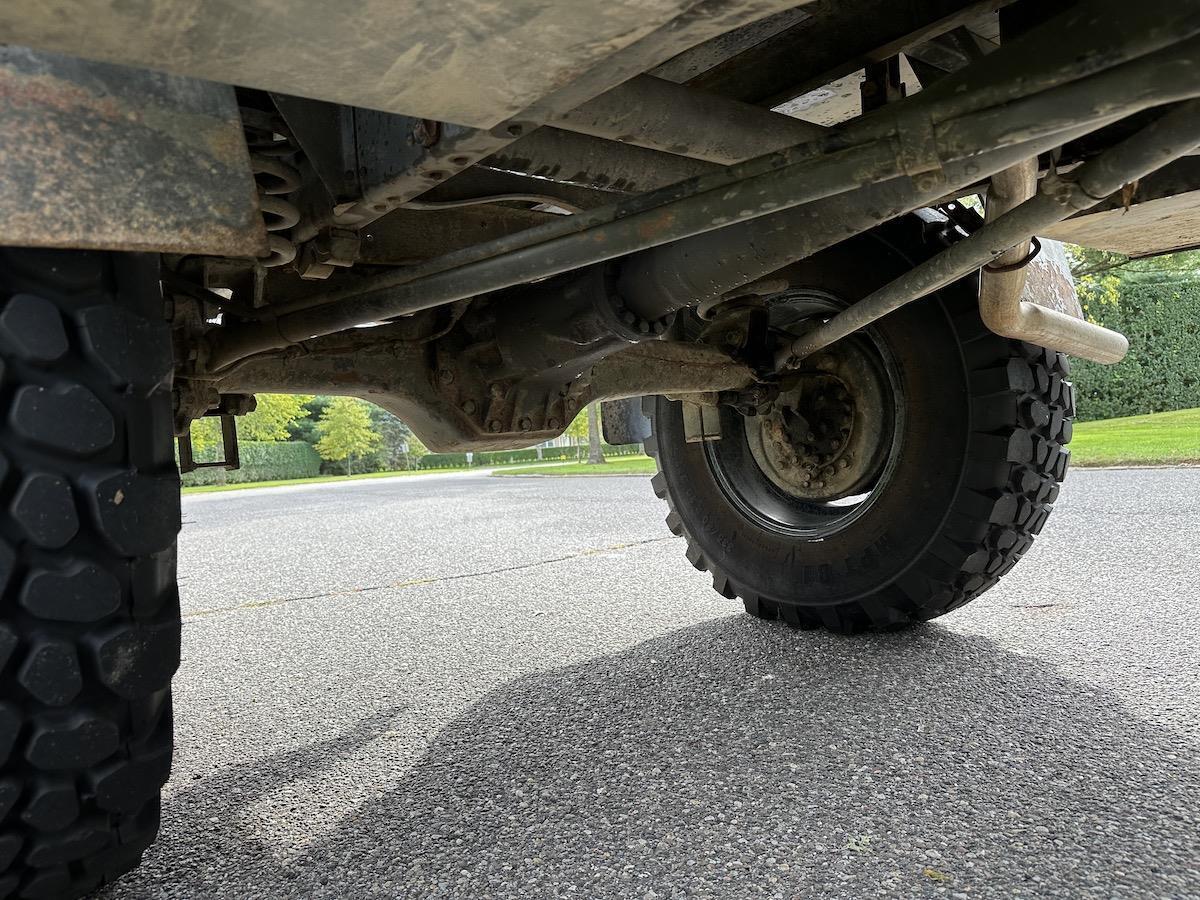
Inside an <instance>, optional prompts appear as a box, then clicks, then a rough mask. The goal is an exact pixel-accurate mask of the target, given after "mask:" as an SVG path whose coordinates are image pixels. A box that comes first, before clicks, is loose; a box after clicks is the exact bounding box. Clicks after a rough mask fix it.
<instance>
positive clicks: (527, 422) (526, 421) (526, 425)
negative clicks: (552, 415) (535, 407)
mask: <svg viewBox="0 0 1200 900" xmlns="http://www.w3.org/2000/svg"><path fill="white" fill-rule="evenodd" d="M517 427H518V428H520V429H521V430H522V431H529V429H531V428H533V419H531V418H529V416H525V417H524V418H523V419H521V421H520V422H518V423H517Z"/></svg>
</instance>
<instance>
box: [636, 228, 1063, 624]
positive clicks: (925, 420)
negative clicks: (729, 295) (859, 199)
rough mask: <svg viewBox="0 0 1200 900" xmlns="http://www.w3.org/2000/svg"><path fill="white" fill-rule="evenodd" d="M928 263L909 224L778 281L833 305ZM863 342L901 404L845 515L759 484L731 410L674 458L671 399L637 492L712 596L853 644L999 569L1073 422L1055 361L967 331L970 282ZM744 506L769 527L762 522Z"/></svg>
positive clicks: (1018, 549) (677, 416)
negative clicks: (865, 484) (881, 459)
mask: <svg viewBox="0 0 1200 900" xmlns="http://www.w3.org/2000/svg"><path fill="white" fill-rule="evenodd" d="M938 249H941V248H940V246H930V245H929V244H928V243H927V239H926V236H925V233H924V229H922V228H921V227H919V225H918V223H917V222H916V221H915V220H913V219H909V220H907V221H905V222H898V223H893V224H892V225H890V226H888V227H887V228H886V229H883V230H881V232H880V233H878V234H876V235H872V236H867V237H863V238H859V239H856V240H853V241H849V242H847V243H845V244H843V245H840V246H839V247H837V248H834V249H833V250H831V251H828V252H826V253H822V254H820V255H818V256H817V257H814V258H812V259H810V260H808V261H806V262H804V263H802V264H800V265H798V266H796V267H795V268H793V269H791V270H789V276H790V281H791V285H792V287H793V288H797V286H800V287H801V288H802V290H810V291H811V292H813V294H814V295H815V294H816V293H817V292H819V295H820V296H822V297H824V296H831V297H832V296H836V297H838V298H840V299H841V301H842V302H844V303H850V302H853V301H855V300H857V299H860V298H861V297H863V296H865V295H866V294H867V293H869V292H870V291H871V290H873V289H874V288H876V287H878V286H880V285H881V284H883V283H885V282H886V281H888V280H890V279H891V278H893V277H895V276H896V275H898V274H900V273H901V272H903V271H904V270H906V269H907V268H910V267H911V266H912V265H914V264H915V263H916V262H919V261H920V259H922V258H924V257H926V256H928V255H929V254H930V253H932V252H935V251H936V250H938ZM870 332H871V333H870V334H868V335H863V336H861V338H862V340H863V342H864V343H866V342H867V341H868V340H869V341H874V342H875V343H876V344H877V345H878V346H879V347H880V348H881V350H880V353H881V354H882V356H885V357H886V358H887V360H888V362H887V365H888V367H889V368H890V369H892V370H894V376H893V380H894V382H895V384H896V386H897V391H902V396H903V400H902V401H901V400H900V399H896V400H895V406H896V407H897V408H898V409H899V411H900V412H899V413H897V415H896V416H895V423H894V436H892V435H891V434H890V433H889V437H888V440H889V441H891V440H894V443H892V444H890V448H891V449H890V451H889V452H890V454H891V455H890V457H889V459H888V462H887V468H886V470H884V471H885V473H886V474H881V475H880V476H879V477H878V481H877V482H876V486H875V488H874V489H873V491H872V492H871V493H870V495H869V496H868V497H867V499H866V500H863V501H856V502H860V503H861V504H863V505H862V506H861V509H859V508H858V507H850V509H854V510H856V511H854V512H853V514H851V513H850V512H845V511H843V508H842V507H840V506H838V504H837V503H832V504H827V505H819V506H816V507H814V506H813V505H812V503H811V501H810V500H808V499H805V498H801V499H797V497H796V493H798V492H800V491H803V490H808V489H809V488H808V487H807V486H808V485H809V481H808V480H807V479H808V476H805V475H802V476H801V477H804V479H805V480H804V482H803V484H804V487H803V488H800V487H797V489H796V492H794V495H793V496H791V497H789V496H786V493H787V492H786V491H784V490H781V487H780V486H781V484H782V480H781V478H780V476H779V475H778V473H777V472H776V473H775V476H774V479H773V482H772V480H771V478H770V476H768V475H767V474H766V473H767V470H766V469H763V465H762V463H761V460H762V458H763V456H762V455H763V451H762V450H761V443H760V444H759V447H758V448H751V449H748V448H749V447H751V443H752V441H753V438H748V437H747V436H746V433H745V432H744V431H743V430H742V429H743V426H744V427H746V428H748V427H749V426H748V425H746V423H747V422H750V421H751V420H742V419H741V417H740V415H739V414H738V413H736V412H734V411H733V410H729V409H726V408H722V412H721V417H722V423H723V425H722V432H723V437H722V439H721V440H720V441H717V442H713V443H691V444H689V443H685V441H684V432H683V415H682V411H681V407H680V404H679V403H677V402H673V401H669V400H667V399H665V398H662V397H651V398H647V400H646V402H645V406H644V411H645V412H646V414H647V415H649V416H650V417H651V418H652V420H653V434H652V435H651V438H650V440H649V441H647V442H646V452H647V453H648V454H650V455H651V456H653V457H654V458H655V459H656V460H657V464H658V474H657V475H656V476H655V477H654V480H653V485H654V490H655V493H657V495H658V496H659V497H661V498H662V499H664V500H666V501H667V504H668V506H669V507H670V513H669V515H668V516H667V524H668V525H669V526H670V528H671V530H672V531H673V532H674V533H675V534H677V535H681V536H683V537H684V538H685V539H686V541H687V544H688V550H687V556H688V559H689V560H690V561H691V562H692V564H693V565H694V566H696V568H698V569H701V570H707V571H709V572H711V573H712V576H713V587H714V588H715V589H716V590H717V591H718V592H719V593H721V594H722V595H723V596H725V597H728V598H730V599H732V598H734V597H740V598H742V600H743V601H744V603H745V606H746V610H747V611H748V612H750V613H751V614H753V615H755V616H758V617H760V618H764V619H775V618H779V619H782V620H784V621H785V622H788V623H789V624H791V625H794V626H797V627H802V628H816V627H825V628H827V629H830V630H832V631H836V632H842V633H852V632H859V631H870V630H886V629H893V628H897V627H902V626H905V625H908V624H910V623H914V622H919V621H924V620H928V619H932V618H934V617H936V616H940V615H943V614H945V613H947V612H949V611H951V610H953V609H956V608H958V607H960V606H962V605H963V604H965V603H967V602H969V601H970V600H972V599H974V598H975V597H977V596H979V595H980V594H982V593H983V592H984V591H986V590H988V589H989V588H991V587H992V586H993V585H995V584H996V583H997V581H998V580H999V579H1000V577H1001V576H1002V575H1004V574H1005V573H1006V572H1008V571H1009V570H1010V569H1011V568H1012V567H1013V566H1014V565H1015V564H1016V562H1017V560H1018V559H1020V558H1021V556H1022V555H1023V554H1024V553H1025V551H1026V550H1028V549H1029V547H1030V545H1031V544H1032V543H1033V538H1034V535H1036V534H1037V533H1038V532H1040V531H1041V530H1042V526H1043V525H1044V524H1045V523H1046V519H1047V517H1048V516H1049V515H1050V512H1051V510H1052V508H1053V504H1054V501H1055V499H1056V497H1057V496H1058V490H1059V488H1058V483H1059V482H1061V481H1062V479H1063V477H1064V475H1065V474H1066V470H1067V464H1068V457H1069V455H1070V454H1069V451H1068V450H1066V449H1065V446H1064V445H1065V444H1066V443H1067V442H1068V441H1069V440H1070V437H1071V420H1072V417H1073V416H1074V414H1075V401H1074V390H1073V388H1072V386H1071V384H1070V382H1069V381H1067V360H1066V358H1065V357H1064V356H1063V355H1062V354H1060V353H1056V352H1054V351H1052V350H1046V349H1043V348H1041V347H1035V346H1032V345H1029V344H1022V343H1019V342H1016V341H1010V340H1007V339H1005V338H1002V337H999V336H997V335H995V334H994V333H992V332H990V331H989V330H988V329H987V328H986V327H984V325H983V323H982V321H981V320H980V317H979V312H978V302H977V280H976V279H975V278H970V279H966V280H964V281H962V282H959V283H958V284H955V285H952V286H951V287H949V288H947V289H945V290H943V291H941V292H940V293H939V294H938V295H937V296H935V297H932V298H928V299H926V300H922V301H919V302H917V303H914V304H912V305H910V306H908V307H905V308H904V309H902V310H900V311H898V312H895V313H893V314H891V315H890V316H888V317H886V318H884V319H883V320H881V321H880V322H878V323H876V325H875V326H873V327H872V329H870ZM848 340H852V339H848ZM835 346H836V345H835ZM881 367H882V364H881ZM818 374H820V373H818ZM899 396H900V394H897V397H899ZM884 408H885V409H887V408H890V407H889V406H888V405H887V404H885V406H884ZM801 421H804V420H803V419H801ZM842 421H843V423H844V422H845V421H846V420H842ZM836 424H837V423H835V425H836ZM805 427H807V426H805ZM855 427H857V426H855ZM844 430H845V431H849V429H844ZM778 434H779V432H778V431H776V432H774V435H775V436H778ZM807 437H808V438H812V437H813V434H812V433H809V434H808V435H807ZM775 446H776V447H779V444H778V443H776V444H775ZM755 452H757V453H758V458H757V460H756V458H755V457H754V453H755ZM821 458H822V460H823V461H825V462H830V461H832V460H831V457H829V456H824V457H821ZM790 459H792V460H794V457H790ZM755 466H758V469H759V471H755V470H754V467H755ZM735 469H736V471H734V470H735ZM835 469H836V466H835V467H833V468H832V469H830V468H827V469H825V471H826V472H830V471H834V470H835ZM789 471H791V472H795V471H796V470H795V469H794V468H793V469H790V470H789ZM818 477H828V476H823V475H821V476H818ZM812 483H813V484H816V485H820V484H822V483H823V482H821V481H815V480H814V481H813V482H812ZM798 484H799V482H797V485H798ZM742 486H748V487H745V488H743V487H742ZM786 486H787V485H784V487H786ZM846 493H856V492H855V491H847V492H846ZM747 498H750V500H749V501H747ZM755 502H758V503H760V504H761V506H762V508H763V510H768V509H770V508H772V507H775V508H777V510H778V509H782V510H783V514H781V513H780V512H778V511H776V512H773V513H771V515H770V516H767V515H762V514H760V510H757V509H755V508H752V507H753V506H754V505H755ZM806 511H807V512H806ZM805 515H809V516H810V518H808V519H805V518H804V516H805ZM793 516H794V518H789V517H793ZM838 517H841V518H838ZM825 519H828V520H829V522H830V523H832V524H826V523H825V521H824V520H825ZM814 522H815V523H816V524H811V523H814ZM796 523H801V524H796ZM804 523H810V524H807V525H804ZM802 525H803V527H802Z"/></svg>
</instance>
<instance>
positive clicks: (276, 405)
mask: <svg viewBox="0 0 1200 900" xmlns="http://www.w3.org/2000/svg"><path fill="white" fill-rule="evenodd" d="M254 399H255V402H256V404H257V405H256V406H255V408H254V412H252V413H247V414H246V415H244V416H239V417H238V420H237V426H238V440H242V441H269V442H273V441H286V440H289V439H290V438H291V428H292V427H293V425H294V424H295V423H296V422H297V421H299V420H300V419H303V418H305V417H307V416H308V410H307V409H306V408H305V404H306V403H308V401H309V400H311V399H312V398H311V397H306V396H303V395H301V394H258V395H256V396H255V398H254ZM220 442H221V420H220V418H219V417H218V416H205V417H204V418H203V419H197V420H196V421H195V422H193V423H192V449H193V450H194V451H195V452H196V453H197V454H203V453H205V452H206V451H208V450H211V449H212V448H214V447H216V446H217V445H218V444H220Z"/></svg>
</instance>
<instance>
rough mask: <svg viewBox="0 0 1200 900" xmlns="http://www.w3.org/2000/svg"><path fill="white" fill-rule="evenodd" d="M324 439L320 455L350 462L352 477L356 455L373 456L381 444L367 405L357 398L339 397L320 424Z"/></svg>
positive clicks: (349, 467)
mask: <svg viewBox="0 0 1200 900" xmlns="http://www.w3.org/2000/svg"><path fill="white" fill-rule="evenodd" d="M317 431H318V432H319V433H320V435H321V439H320V440H319V441H317V452H318V453H319V454H321V458H322V459H328V460H330V461H332V462H337V461H340V460H343V459H344V460H345V461H346V474H347V475H349V474H350V472H351V469H352V467H353V461H354V458H355V457H356V456H362V455H363V454H366V453H370V452H371V451H372V450H374V449H375V448H376V447H377V446H378V445H379V442H380V438H379V435H378V434H376V433H375V431H374V430H372V428H371V413H370V411H369V409H368V407H367V404H366V403H364V402H363V401H362V400H359V399H358V398H356V397H335V398H334V399H333V400H332V401H331V402H330V403H329V405H328V406H327V407H326V408H325V411H324V412H323V413H322V414H321V418H320V419H319V420H318V422H317Z"/></svg>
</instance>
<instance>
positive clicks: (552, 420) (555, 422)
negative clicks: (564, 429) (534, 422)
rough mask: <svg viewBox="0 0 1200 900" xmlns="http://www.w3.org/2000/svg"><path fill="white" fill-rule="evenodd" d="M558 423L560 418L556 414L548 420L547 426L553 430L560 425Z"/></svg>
mask: <svg viewBox="0 0 1200 900" xmlns="http://www.w3.org/2000/svg"><path fill="white" fill-rule="evenodd" d="M558 424H559V423H558V419H556V418H555V417H554V416H551V417H550V418H548V419H547V420H546V427H547V428H549V429H551V430H553V429H555V428H557V427H558Z"/></svg>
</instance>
